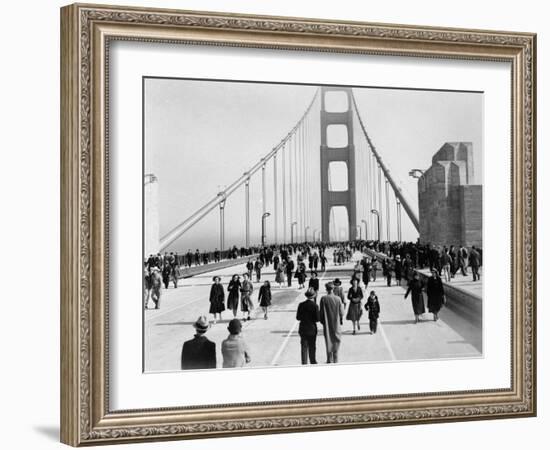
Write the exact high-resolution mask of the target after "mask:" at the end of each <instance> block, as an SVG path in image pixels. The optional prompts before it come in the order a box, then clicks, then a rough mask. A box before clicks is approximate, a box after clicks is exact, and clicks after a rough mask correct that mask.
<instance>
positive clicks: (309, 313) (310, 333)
mask: <svg viewBox="0 0 550 450" xmlns="http://www.w3.org/2000/svg"><path fill="white" fill-rule="evenodd" d="M305 295H306V299H305V301H303V302H302V303H300V304H299V305H298V310H297V311H296V320H298V321H299V322H300V326H299V327H298V334H299V335H300V346H301V349H302V364H307V362H308V357H309V363H310V364H317V358H316V351H317V322H319V307H318V306H317V302H316V300H315V299H316V296H317V293H316V292H315V290H314V289H312V288H309V289H308V290H307V291H306V294H305Z"/></svg>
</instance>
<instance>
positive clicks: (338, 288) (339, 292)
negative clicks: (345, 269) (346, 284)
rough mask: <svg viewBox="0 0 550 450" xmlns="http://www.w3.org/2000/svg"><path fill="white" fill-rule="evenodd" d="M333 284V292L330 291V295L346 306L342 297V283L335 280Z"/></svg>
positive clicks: (338, 279) (344, 298)
mask: <svg viewBox="0 0 550 450" xmlns="http://www.w3.org/2000/svg"><path fill="white" fill-rule="evenodd" d="M333 284H334V290H333V291H332V293H333V294H334V295H336V297H338V298H339V299H340V300H341V301H342V304H343V305H344V306H346V297H344V288H343V287H342V282H341V281H340V278H335V279H334V281H333Z"/></svg>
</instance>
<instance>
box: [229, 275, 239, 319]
mask: <svg viewBox="0 0 550 450" xmlns="http://www.w3.org/2000/svg"><path fill="white" fill-rule="evenodd" d="M240 290H241V280H240V279H239V275H237V274H235V275H233V277H232V278H231V281H230V282H229V286H227V291H228V292H229V295H228V297H227V309H230V310H231V311H233V317H237V309H238V308H239V292H240Z"/></svg>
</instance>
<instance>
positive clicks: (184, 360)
mask: <svg viewBox="0 0 550 450" xmlns="http://www.w3.org/2000/svg"><path fill="white" fill-rule="evenodd" d="M193 327H194V328H195V330H196V331H197V332H196V334H195V337H194V338H193V339H191V340H189V341H185V342H184V343H183V348H182V350H181V370H197V369H215V368H216V344H215V343H214V342H212V341H210V340H209V339H208V338H207V337H206V336H205V333H206V332H207V331H208V329H209V328H210V323H209V322H208V319H207V318H206V316H200V317H199V318H198V319H197V321H196V322H195V323H194V324H193Z"/></svg>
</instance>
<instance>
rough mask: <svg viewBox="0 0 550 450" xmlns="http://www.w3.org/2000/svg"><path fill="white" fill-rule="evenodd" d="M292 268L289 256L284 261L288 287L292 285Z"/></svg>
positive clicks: (292, 263)
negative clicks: (285, 261)
mask: <svg viewBox="0 0 550 450" xmlns="http://www.w3.org/2000/svg"><path fill="white" fill-rule="evenodd" d="M293 270H294V261H292V259H291V258H288V261H287V263H286V280H287V282H288V287H292V272H293Z"/></svg>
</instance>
